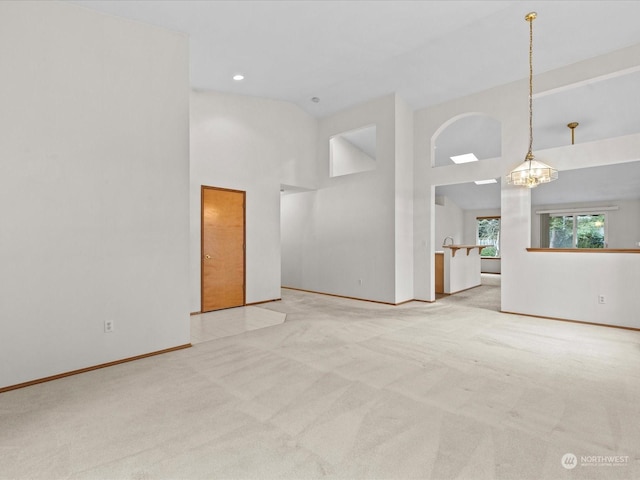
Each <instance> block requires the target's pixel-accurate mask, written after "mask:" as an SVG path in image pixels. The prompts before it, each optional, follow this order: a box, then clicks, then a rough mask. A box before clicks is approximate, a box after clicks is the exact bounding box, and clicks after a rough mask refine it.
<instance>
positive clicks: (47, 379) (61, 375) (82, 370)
mask: <svg viewBox="0 0 640 480" xmlns="http://www.w3.org/2000/svg"><path fill="white" fill-rule="evenodd" d="M190 347H191V344H190V343H185V344H184V345H178V346H177V347H171V348H165V349H164V350H158V351H156V352H149V353H143V354H142V355H136V356H135V357H128V358H123V359H121V360H114V361H113V362H107V363H101V364H99V365H94V366H92V367H85V368H80V369H78V370H72V371H70V372H64V373H59V374H57V375H51V376H50V377H44V378H38V379H36V380H30V381H28V382H23V383H18V384H17V385H9V386H8V387H0V393H4V392H8V391H10V390H17V389H19V388H25V387H30V386H32V385H37V384H38V383H44V382H51V381H53V380H59V379H60V378H64V377H70V376H72V375H78V374H80V373H86V372H91V371H92V370H98V369H100V368H107V367H112V366H114V365H119V364H121V363H127V362H133V361H134V360H141V359H143V358H147V357H153V356H155V355H162V354H163V353H169V352H175V351H176V350H182V349H185V348H190Z"/></svg>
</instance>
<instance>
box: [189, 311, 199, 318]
mask: <svg viewBox="0 0 640 480" xmlns="http://www.w3.org/2000/svg"><path fill="white" fill-rule="evenodd" d="M194 315H202V312H191V313H190V314H189V316H190V317H193V316H194Z"/></svg>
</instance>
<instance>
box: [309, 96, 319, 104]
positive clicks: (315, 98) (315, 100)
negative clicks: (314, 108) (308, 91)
mask: <svg viewBox="0 0 640 480" xmlns="http://www.w3.org/2000/svg"><path fill="white" fill-rule="evenodd" d="M311 101H312V102H313V103H319V102H320V99H319V98H318V97H311Z"/></svg>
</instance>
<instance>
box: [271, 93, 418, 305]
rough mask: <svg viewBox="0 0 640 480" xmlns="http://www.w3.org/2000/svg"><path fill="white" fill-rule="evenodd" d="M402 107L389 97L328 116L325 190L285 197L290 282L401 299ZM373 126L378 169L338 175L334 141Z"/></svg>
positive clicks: (322, 146)
mask: <svg viewBox="0 0 640 480" xmlns="http://www.w3.org/2000/svg"><path fill="white" fill-rule="evenodd" d="M395 112H396V98H395V96H394V95H389V96H386V97H382V98H379V99H376V100H373V101H371V102H368V103H365V104H363V105H359V106H357V107H354V108H351V109H348V110H346V111H344V112H341V113H339V114H336V115H334V116H331V117H328V118H324V119H321V120H320V122H319V134H318V144H317V152H318V160H317V165H318V170H317V174H318V190H317V191H314V192H309V193H300V194H294V195H284V196H283V197H282V212H283V218H282V222H283V229H282V232H283V245H287V246H291V245H297V246H298V247H297V248H295V249H293V250H289V247H287V249H286V250H283V280H282V281H283V285H284V286H289V287H295V288H302V289H306V290H313V291H317V292H323V293H331V294H337V295H345V296H350V297H356V298H365V299H369V300H377V301H382V302H389V303H396V279H395V271H396V250H395V248H396V234H395V222H396V192H395V177H396V165H395V156H396V115H395ZM373 124H375V125H376V135H377V139H376V145H377V156H376V157H377V158H376V163H377V168H376V169H375V170H372V171H368V172H362V173H356V174H352V175H344V176H341V177H333V178H331V177H330V176H329V138H331V137H332V136H334V135H337V134H339V133H342V132H347V131H350V130H354V129H357V128H360V127H363V126H367V125H373ZM404 195H406V193H404Z"/></svg>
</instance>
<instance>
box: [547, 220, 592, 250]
mask: <svg viewBox="0 0 640 480" xmlns="http://www.w3.org/2000/svg"><path fill="white" fill-rule="evenodd" d="M604 221H605V220H604V215H576V216H574V215H563V216H554V217H551V218H549V247H550V248H604V247H605V238H604Z"/></svg>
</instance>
